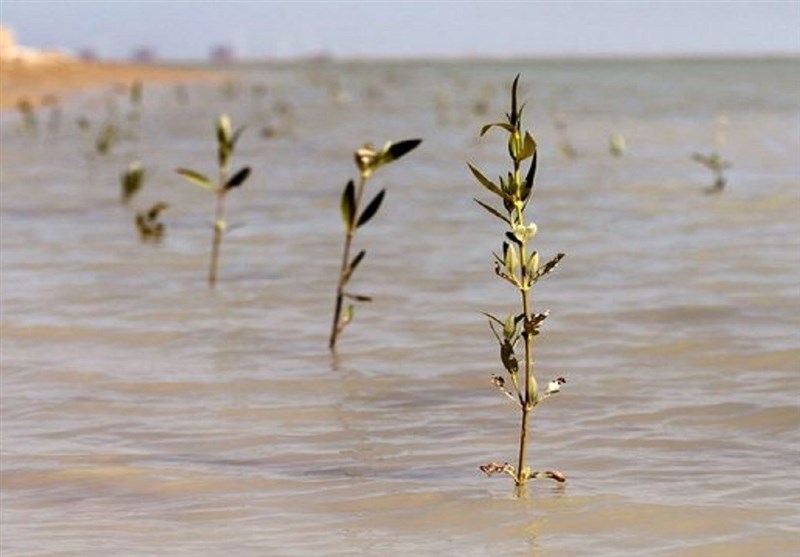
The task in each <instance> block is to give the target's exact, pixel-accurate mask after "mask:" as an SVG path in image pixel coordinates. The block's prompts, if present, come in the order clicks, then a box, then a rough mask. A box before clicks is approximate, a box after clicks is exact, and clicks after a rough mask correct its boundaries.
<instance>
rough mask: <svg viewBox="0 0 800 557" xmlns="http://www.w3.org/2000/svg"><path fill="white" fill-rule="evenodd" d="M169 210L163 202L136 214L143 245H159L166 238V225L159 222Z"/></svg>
mask: <svg viewBox="0 0 800 557" xmlns="http://www.w3.org/2000/svg"><path fill="white" fill-rule="evenodd" d="M168 208H169V205H167V204H166V203H164V202H163V201H159V202H158V203H156V204H154V205H153V206H152V207H150V209H148V210H147V211H144V212H139V213H137V214H136V219H135V221H134V222H135V223H136V229H137V230H138V231H139V239H140V240H141V241H142V242H143V243H155V244H157V243H159V242H160V241H161V240H162V239H163V238H164V232H165V227H164V223H163V222H161V221H160V220H159V218H158V217H159V216H160V215H161V212H162V211H165V210H166V209H168Z"/></svg>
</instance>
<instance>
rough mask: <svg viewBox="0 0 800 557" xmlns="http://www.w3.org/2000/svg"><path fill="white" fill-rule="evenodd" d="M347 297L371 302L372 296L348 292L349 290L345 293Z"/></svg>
mask: <svg viewBox="0 0 800 557" xmlns="http://www.w3.org/2000/svg"><path fill="white" fill-rule="evenodd" d="M344 297H345V298H350V299H351V300H355V301H357V302H371V301H372V296H364V295H363V294H348V293H347V292H345V293H344Z"/></svg>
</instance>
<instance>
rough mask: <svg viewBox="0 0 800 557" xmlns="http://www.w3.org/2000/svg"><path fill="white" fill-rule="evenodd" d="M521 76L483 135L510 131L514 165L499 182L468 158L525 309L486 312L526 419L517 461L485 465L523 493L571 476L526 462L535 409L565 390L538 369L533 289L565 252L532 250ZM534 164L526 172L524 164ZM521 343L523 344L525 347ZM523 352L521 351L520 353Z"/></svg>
mask: <svg viewBox="0 0 800 557" xmlns="http://www.w3.org/2000/svg"><path fill="white" fill-rule="evenodd" d="M518 82H519V75H517V76H516V78H515V79H514V82H513V84H512V86H511V110H510V112H508V113H507V114H506V121H504V122H495V123H492V124H487V125H485V126H483V128H481V132H480V135H481V137H483V135H484V134H486V132H488V131H489V130H491V129H493V128H498V129H500V130H502V131H504V132H506V133H507V134H508V142H507V145H508V154H509V157H510V159H511V170H510V171H508V172H507V174H506V175H505V176H500V177H499V178H498V179H497V181H494V180H490V179H489V178H487V177H486V176H485V175H484V173H483V172H481V171H480V170H479V169H478V168H477V167H475V166H474V165H472V164H469V163H468V166H469V169H470V170H471V171H472V175H473V176H474V177H475V178H476V179H477V181H478V182H479V183H480V185H481V186H483V187H484V188H485V189H486V190H488V191H489V192H490V193H491V194H492V195H494V196H495V197H496V198H497V200H498V201H499V203H500V205H499V206H498V205H496V204H489V203H484V202H483V201H480V200H479V199H475V202H476V203H477V204H478V205H480V206H481V207H482V208H484V209H485V210H486V211H487V212H488V213H489V214H490V215H492V216H493V217H495V218H497V219H499V220H500V221H502V222H503V223H504V224H505V226H506V231H505V233H504V241H503V243H502V249H501V250H500V253H494V252H493V255H494V272H495V274H496V275H497V276H498V277H500V278H501V279H502V280H504V281H505V282H507V283H509V284H510V285H511V286H512V287H514V289H515V290H516V291H517V292H518V294H519V298H520V305H521V308H520V310H519V311H518V312H513V313H510V314H509V315H508V316H506V317H502V318H501V317H497V316H495V315H492V314H489V313H486V314H485V315H486V317H487V318H488V320H489V327H490V329H491V331H492V333H493V335H494V337H495V339H496V340H497V343H498V346H499V349H500V362H501V364H502V367H503V369H504V370H505V373H504V374H503V375H498V374H493V375H492V379H491V380H492V384H493V385H494V387H495V388H497V389H498V390H499V391H500V392H501V393H502V394H503V396H505V397H507V398H508V399H509V400H511V401H512V402H513V403H514V404H515V405H517V406H518V407H519V409H520V411H521V414H522V419H521V424H520V430H519V453H518V458H517V465H516V466H513V465H511V464H508V463H504V464H497V463H494V462H493V463H490V464H487V465H485V466H482V467H481V470H482V471H484V472H485V473H487V474H489V475H491V474H495V473H505V474H508V475H509V476H511V478H513V480H514V483H515V485H516V488H517V495H518V496H521V495H522V493H523V488H524V486H525V484H526V483H527V481H528V480H532V479H535V478H539V477H549V478H552V479H555V480H556V481H558V482H563V481H565V479H564V475H563V474H561V473H560V472H553V471H547V472H536V471H532V470H531V468H530V467H529V466H528V465H527V464H526V451H527V445H528V427H529V420H530V415H531V412H532V410H533V409H534V408H535V407H536V406H537V405H538V404H539V403H540V402H542V401H544V400H545V399H547V398H549V397H550V396H552V395H554V394H556V393H558V392H559V391H560V390H561V385H563V384H564V383H566V380H565V379H564V378H563V377H558V378H556V379H553V380H552V381H550V382H549V383H548V384H547V385H546V386H545V387H544V388H542V387H540V386H539V384H538V382H537V380H536V377H535V374H534V339H535V338H536V337H537V336H538V335H539V332H540V328H541V326H542V323H543V322H544V320H545V319H546V318H547V316H548V314H549V312H548V311H547V310H543V311H540V312H538V313H537V312H536V311H534V308H533V300H532V296H531V293H532V290H533V287H534V286H535V285H536V284H537V283H538V282H539V280H540V279H541V278H543V277H544V276H545V275H547V274H549V273H550V272H551V271H552V270H553V269H555V268H556V266H557V265H558V264H559V262H560V261H561V259H562V258H563V257H564V254H563V253H558V254H556V255H555V256H554V257H552V258H550V259H549V260H547V261H543V260H541V259H540V255H539V252H538V251H537V250H535V249H532V246H531V244H532V243H533V239H534V237H535V236H536V231H537V226H536V223H534V222H531V221H528V220H526V216H525V210H526V209H527V207H528V205H529V203H530V201H531V198H532V195H533V188H534V178H535V175H536V161H537V148H536V141H535V140H534V138H533V136H532V135H531V134H530V132H528V131H525V130H524V128H523V127H522V113H523V110H524V108H525V107H524V105H523V106H519V105H518V104H517V85H518ZM528 160H529V161H530V162H529V163H528V169H527V171H526V172H525V173H524V174H523V163H525V161H528ZM520 345H521V347H520ZM520 351H521V352H522V354H519V352H520Z"/></svg>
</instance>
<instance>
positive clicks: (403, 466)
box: [0, 60, 800, 556]
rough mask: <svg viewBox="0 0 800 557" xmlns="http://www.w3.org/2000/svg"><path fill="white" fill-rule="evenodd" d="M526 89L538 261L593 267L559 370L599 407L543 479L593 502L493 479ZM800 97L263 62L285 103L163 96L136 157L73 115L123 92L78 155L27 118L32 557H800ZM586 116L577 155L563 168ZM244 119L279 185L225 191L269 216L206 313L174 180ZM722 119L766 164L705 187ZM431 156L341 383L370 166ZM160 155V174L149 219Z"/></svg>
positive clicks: (404, 203) (746, 86) (196, 243)
mask: <svg viewBox="0 0 800 557" xmlns="http://www.w3.org/2000/svg"><path fill="white" fill-rule="evenodd" d="M517 72H522V74H523V77H522V82H523V84H524V87H525V96H526V97H527V98H528V99H529V107H528V109H527V118H528V119H527V121H528V123H529V125H530V126H532V128H533V131H534V132H535V133H536V135H537V139H538V142H539V146H540V152H541V155H540V169H539V174H538V176H539V177H538V189H537V191H536V193H535V200H534V205H533V207H532V212H533V216H534V219H535V220H536V222H537V223H538V224H539V230H540V233H539V236H537V240H538V241H539V244H538V245H539V246H540V249H541V250H542V251H543V253H545V254H547V253H553V252H555V251H565V252H567V254H568V256H567V258H566V259H565V260H564V262H563V263H562V265H561V266H560V267H559V269H558V270H557V272H556V273H554V275H553V276H552V277H551V278H549V279H548V280H547V281H546V282H543V283H542V284H541V287H540V288H539V290H538V291H537V292H536V293H535V299H534V300H535V303H536V304H537V307H540V308H542V309H543V308H545V307H547V308H549V309H550V310H551V317H550V319H548V322H547V323H546V327H545V330H544V334H543V335H542V337H540V338H541V341H540V343H539V345H538V347H537V350H538V352H537V354H538V356H537V359H538V364H539V367H540V370H541V371H540V373H541V375H542V376H543V377H549V376H554V375H557V374H558V375H566V376H567V378H568V381H569V383H568V384H567V388H566V389H565V392H564V393H563V394H562V395H560V396H559V397H558V398H557V399H554V400H551V401H548V403H546V404H545V405H543V406H542V407H541V408H540V409H538V410H537V412H536V414H535V415H534V420H533V428H534V429H533V433H532V436H533V445H532V448H531V460H532V462H533V463H534V465H535V466H537V467H542V468H557V469H561V470H563V471H564V472H565V473H566V474H567V475H568V477H569V478H570V481H569V483H568V484H567V485H566V486H565V487H554V486H552V485H549V484H545V483H539V484H535V485H533V486H532V487H531V496H530V499H529V500H528V501H516V500H514V499H513V498H512V497H511V492H512V490H511V486H510V485H508V483H506V482H505V481H503V480H489V479H485V478H483V477H481V476H480V475H479V472H478V471H477V466H478V465H480V464H483V463H485V462H487V461H490V460H500V461H502V460H513V458H514V450H515V448H516V434H517V432H516V427H517V423H516V415H515V411H514V408H513V407H511V406H510V405H508V403H507V402H505V401H504V399H502V398H500V397H497V396H496V393H495V392H494V391H492V389H491V387H490V386H489V384H488V376H489V374H490V373H492V372H495V371H497V370H496V366H497V365H498V364H497V354H496V348H495V346H494V345H493V340H492V339H491V336H490V334H489V332H488V330H487V327H486V325H485V323H484V322H483V320H482V317H481V315H480V312H481V311H492V312H498V313H504V312H506V311H510V310H512V309H513V307H514V306H513V305H511V304H513V303H514V302H515V299H514V293H513V292H512V291H510V290H508V289H507V288H505V287H504V286H503V285H502V284H500V283H499V281H497V280H496V279H494V278H493V275H492V272H491V259H490V251H491V250H492V249H497V246H496V245H495V244H496V243H497V241H498V239H499V235H500V233H501V231H500V229H498V227H497V226H496V224H495V222H492V219H491V217H488V216H485V215H484V214H482V212H481V211H480V209H479V208H477V207H475V206H474V204H473V203H472V200H471V199H472V197H475V196H480V195H481V192H480V191H479V187H478V186H477V185H476V184H474V183H473V180H472V178H471V176H469V173H468V171H467V170H466V166H465V161H467V160H470V161H473V162H475V163H477V164H479V165H481V166H482V167H484V168H486V169H487V172H489V173H491V172H500V171H501V169H502V168H503V166H502V165H503V160H504V156H505V155H504V146H503V143H502V141H501V140H500V138H499V136H492V135H491V134H490V135H489V136H487V138H486V139H485V140H483V141H481V142H477V141H476V136H477V131H478V129H479V128H480V125H481V124H483V123H485V122H486V121H489V120H491V119H493V118H496V117H498V116H500V115H501V114H502V111H503V110H505V108H506V107H505V102H506V94H507V84H508V82H510V80H511V79H512V78H513V76H514V74H516V73H517ZM795 75H798V73H797V62H796V61H794V60H789V61H772V62H763V61H761V62H759V61H754V62H742V61H739V62H736V61H727V62H726V61H717V62H659V63H644V62H605V63H600V62H595V63H591V64H590V63H584V62H570V63H567V62H562V63H554V62H551V63H531V62H520V63H514V64H511V63H493V64H467V63H464V64H450V65H431V64H423V63H402V64H395V65H388V66H374V65H363V66H360V65H341V66H340V65H314V66H304V65H298V66H288V67H281V68H251V69H249V70H247V71H246V72H244V73H243V78H244V79H245V80H246V82H247V83H259V82H263V83H265V84H266V85H267V94H266V96H264V97H263V98H258V99H254V98H252V96H251V95H250V94H249V93H248V91H249V89H248V88H247V87H245V88H243V89H242V93H241V95H240V97H239V98H238V99H234V100H226V99H225V98H224V97H223V95H222V93H221V92H220V90H219V87H218V86H208V85H204V86H194V87H191V88H190V103H189V105H188V106H180V105H179V104H178V103H177V102H176V100H175V98H174V95H173V92H172V90H171V89H170V88H169V87H155V86H152V87H150V86H148V87H146V89H145V100H146V104H145V109H144V115H143V121H142V125H141V129H140V130H139V136H140V139H139V140H138V141H136V142H125V143H123V144H121V145H120V146H119V148H118V149H117V150H116V151H115V152H114V154H112V155H111V156H110V157H109V158H107V159H97V158H92V157H89V158H88V159H87V153H88V149H89V146H88V145H87V144H86V143H85V142H82V141H81V139H80V136H79V134H78V130H77V129H73V127H72V126H70V125H68V123H69V122H72V121H74V119H75V118H77V116H78V115H79V114H87V115H90V116H91V117H93V118H97V115H100V114H103V113H104V110H105V109H104V108H103V106H104V105H103V102H101V101H95V100H94V99H95V97H89V98H88V99H87V100H86V101H85V102H78V103H75V104H74V105H71V106H70V107H69V109H68V111H67V113H66V114H65V118H64V122H65V126H64V128H63V129H62V130H61V131H60V132H59V133H58V134H57V135H56V136H55V137H53V136H44V137H42V136H40V137H36V138H32V137H24V136H21V135H20V134H19V133H18V132H17V131H16V129H15V126H16V122H17V120H16V115H13V114H7V115H3V120H2V123H3V129H2V147H3V148H2V154H0V160H2V165H3V171H2V220H1V221H0V232H2V238H1V239H0V241H1V242H2V244H1V245H2V260H1V261H0V263H1V265H2V267H1V269H0V270H1V271H2V276H1V277H0V278H2V285H1V288H2V290H1V291H0V292H1V293H2V368H3V376H2V467H3V478H2V484H3V493H2V511H1V512H2V523H3V535H2V545H3V547H2V549H3V554H4V555H9V556H12V555H14V556H27V555H42V554H48V555H82V556H93V555H98V556H100V555H102V556H105V555H108V554H115V555H156V554H157V555H164V556H172V555H175V556H184V555H197V554H205V555H207V554H212V553H218V552H220V551H223V550H224V551H226V552H228V553H231V554H235V555H281V556H295V555H297V556H300V555H303V556H304V555H309V554H312V553H322V554H324V555H343V556H344V555H347V556H351V555H398V556H399V555H409V554H431V553H435V552H440V553H444V554H459V555H466V556H471V555H475V556H485V555H537V556H539V555H541V556H548V555H559V556H562V555H581V556H584V555H620V554H631V553H632V552H633V553H636V554H637V555H653V556H661V555H664V556H666V555H670V556H673V555H679V556H694V555H696V556H699V555H709V554H720V555H722V554H724V555H753V554H766V553H769V554H771V555H788V554H790V553H791V552H790V549H791V547H792V546H793V544H794V545H796V542H797V539H798V531H799V530H800V525H799V524H798V519H797V513H796V510H795V509H796V505H797V498H796V494H793V493H792V491H791V490H790V489H787V487H788V486H792V485H796V484H797V481H798V477H797V472H796V470H795V468H796V466H795V465H796V461H797V447H798V442H799V441H800V439H798V422H800V419H799V418H800V413H799V412H800V410H799V409H798V405H797V400H798V399H797V396H798V394H800V385H798V379H797V377H798V376H797V372H798V371H800V370H799V369H798V367H800V349H798V340H800V338H799V334H798V331H800V327H799V326H800V319H799V318H798V315H800V301H799V300H800V296H798V294H799V292H798V284H800V266H798V253H799V252H798V247H800V246H798V238H800V225H798V222H799V219H798V218H797V217H798V216H799V215H800V198H799V197H798V196H799V194H798V186H800V160H798V157H797V153H798V149H800V139H798V135H797V133H796V131H797V124H798V123H799V122H800V106H799V105H798V102H797V98H798V96H797V95H796V94H794V95H793V94H792V91H794V93H797V92H798V83H797V80H796V79H795V78H793V77H792V76H795ZM337 87H340V88H342V89H344V90H346V91H347V92H348V93H349V95H347V96H344V97H342V96H340V98H345V97H349V98H350V99H351V101H350V103H349V104H345V105H339V104H337V103H336V102H335V101H336V98H335V92H336V91H337ZM442 93H444V94H445V97H446V98H449V99H450V105H449V106H448V107H447V109H446V112H445V113H444V114H442V113H440V114H438V115H437V112H436V108H435V106H436V98H437V95H442ZM481 99H483V100H484V101H485V103H488V106H489V113H488V114H487V115H482V116H479V115H475V114H473V107H474V106H475V105H476V103H477V102H478V101H480V100H481ZM118 102H119V103H120V107H122V108H124V102H123V100H122V99H121V100H119V101H118ZM285 105H288V106H290V107H291V109H290V112H289V113H288V114H284V115H280V114H279V110H277V109H280V107H281V106H285ZM276 107H277V109H276ZM122 108H121V109H120V110H122ZM556 110H557V111H559V112H561V113H562V114H564V117H565V118H566V119H567V122H568V127H567V133H568V134H569V139H570V141H571V142H572V143H573V144H574V145H575V147H576V149H577V151H578V153H579V156H578V157H577V158H576V159H574V160H565V159H562V158H559V156H558V153H557V145H555V142H556V141H557V134H556V131H555V129H554V127H553V125H552V119H551V114H552V113H553V111H556ZM222 111H227V112H229V113H231V115H232V116H233V118H234V121H235V122H243V123H247V124H248V130H247V132H246V134H245V136H243V139H242V141H241V143H240V150H239V153H238V154H237V157H236V163H235V164H237V165H238V164H249V165H252V166H253V169H254V173H253V176H252V178H251V180H250V181H249V182H248V183H247V184H246V186H245V187H244V188H242V189H241V191H235V192H234V193H233V194H231V196H230V197H229V200H230V204H229V205H230V206H229V215H230V216H229V220H230V221H241V222H243V223H244V226H243V227H242V228H240V229H238V230H236V231H234V232H232V233H231V234H230V235H229V236H228V237H227V238H226V240H225V244H224V246H223V254H222V263H221V269H222V270H221V278H220V281H221V282H220V284H219V288H218V290H217V291H216V292H214V293H210V292H209V291H208V290H207V288H206V285H205V270H206V263H207V256H208V244H209V242H210V234H211V232H210V230H209V229H208V227H207V224H206V220H207V219H208V218H209V216H210V214H211V210H212V203H211V201H212V200H211V199H210V197H207V196H204V195H203V192H202V191H200V190H199V189H197V188H193V187H192V186H190V185H187V184H185V183H183V182H182V180H181V179H180V178H179V177H177V176H176V175H174V173H173V169H174V168H175V167H178V166H187V167H191V168H197V169H198V170H205V171H207V172H211V171H212V170H213V167H214V164H215V163H214V159H213V157H214V152H213V148H214V144H213V136H212V126H213V120H214V118H215V116H216V115H217V114H218V113H219V112H222ZM720 112H725V113H727V115H728V116H729V118H730V120H731V124H730V127H729V134H728V142H727V144H726V145H725V146H724V147H723V149H722V150H723V154H724V155H726V156H727V157H728V158H730V159H731V160H733V161H734V167H733V169H732V170H731V171H730V175H729V190H728V191H725V192H724V193H723V194H722V195H720V196H713V197H712V196H704V195H702V194H701V191H702V189H703V187H705V186H706V185H707V184H708V182H709V181H710V179H711V178H710V176H709V175H708V174H707V173H706V172H705V171H704V169H702V168H701V167H699V166H698V165H696V164H695V163H693V162H692V161H690V160H689V154H690V153H691V152H693V151H707V150H710V148H711V141H712V138H713V121H714V118H715V117H716V115H717V114H718V113H720ZM264 126H271V127H273V128H274V130H275V131H276V132H277V135H276V136H275V137H273V138H263V137H260V135H259V131H260V130H261V128H263V127H264ZM613 131H619V132H621V133H623V134H624V135H625V137H626V139H627V142H628V146H629V152H628V154H627V155H626V156H625V157H624V158H622V159H613V158H611V157H610V156H609V155H608V153H607V140H608V136H609V135H610V134H611V132H613ZM409 137H422V138H423V139H424V143H423V145H422V146H421V147H420V148H419V149H418V150H417V151H415V152H414V153H412V154H410V155H408V157H407V159H404V160H403V161H400V162H398V163H397V164H396V165H393V166H390V167H387V168H385V169H382V170H381V171H380V173H379V174H378V175H377V176H376V178H375V179H374V184H372V186H374V187H375V188H376V191H377V188H380V187H387V188H388V194H387V198H386V202H385V204H384V206H383V208H382V210H381V213H380V214H379V215H378V216H377V217H376V218H375V219H374V221H373V222H371V223H370V225H369V226H367V227H365V228H364V229H363V230H362V231H361V232H360V235H359V237H358V239H357V243H358V245H359V247H364V248H366V249H367V251H368V256H367V258H366V259H365V261H364V263H363V266H362V268H361V269H360V270H359V275H357V277H356V279H355V283H354V288H357V289H358V290H359V292H364V293H366V294H371V295H373V296H375V298H376V302H375V303H374V304H372V305H362V306H359V307H358V309H357V314H356V318H355V321H354V323H353V324H352V325H351V326H350V327H349V328H348V329H347V331H346V332H345V334H344V336H343V337H342V339H341V344H340V354H339V355H338V357H337V358H335V359H333V358H331V356H330V354H329V353H328V352H327V347H326V340H327V333H328V327H329V321H328V320H329V319H330V312H331V310H332V305H333V289H334V280H335V276H336V272H337V266H338V260H339V250H340V249H341V246H340V241H341V238H340V234H341V230H340V228H341V225H340V222H339V216H338V196H339V193H340V191H341V188H342V187H343V185H344V184H345V182H346V181H347V179H349V178H350V177H352V176H353V175H354V172H355V169H354V167H353V165H352V161H351V153H352V151H353V149H354V148H355V147H358V146H359V145H360V144H361V143H363V142H364V141H365V140H371V141H373V142H375V143H376V144H381V143H382V142H383V141H384V140H387V139H393V140H399V139H404V138H409ZM134 157H141V159H142V160H143V161H144V162H145V165H146V166H147V167H148V168H149V169H150V170H151V174H150V175H149V177H148V180H147V181H146V183H145V187H144V190H143V191H142V192H141V194H140V195H139V197H137V198H135V200H134V207H131V208H125V207H122V206H120V205H119V203H118V195H119V190H118V182H117V179H118V174H119V172H121V170H122V169H123V168H124V167H125V166H126V165H127V162H129V161H130V160H131V159H132V158H134ZM372 186H371V187H372ZM157 200H165V201H168V202H169V203H170V205H171V206H172V208H171V210H170V211H169V212H168V213H167V214H166V215H165V217H164V220H165V222H166V224H167V230H168V231H167V238H166V240H165V242H164V243H163V244H162V245H160V246H147V245H141V244H139V243H138V241H137V239H136V236H135V229H134V227H133V224H132V218H133V213H134V210H135V209H136V208H142V207H145V206H147V205H148V204H149V203H152V202H154V201H157ZM765 552H766V553H765Z"/></svg>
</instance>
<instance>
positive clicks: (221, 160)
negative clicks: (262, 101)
mask: <svg viewBox="0 0 800 557" xmlns="http://www.w3.org/2000/svg"><path fill="white" fill-rule="evenodd" d="M243 131H244V128H243V127H240V128H238V129H237V130H236V131H233V127H232V125H231V119H230V118H229V117H228V116H227V115H226V114H223V115H221V116H220V117H219V118H218V119H217V163H218V166H219V177H218V180H217V183H216V184H215V183H214V182H212V180H211V179H210V178H208V177H207V176H205V175H204V174H201V173H200V172H197V171H194V170H189V169H187V168H179V169H178V170H177V172H178V174H180V175H181V176H183V177H184V178H186V179H187V180H189V181H190V182H192V183H193V184H196V185H198V186H200V187H202V188H204V189H207V190H209V191H212V192H214V195H215V196H216V199H217V204H216V209H215V212H214V224H213V228H214V235H213V237H212V239H211V263H210V264H209V269H208V285H209V286H211V287H212V288H213V287H214V285H215V284H216V283H217V267H218V263H219V254H220V248H221V245H222V236H223V235H224V233H225V228H226V225H225V196H227V195H228V192H229V191H231V190H232V189H234V188H237V187H239V186H241V185H242V184H243V183H244V181H245V180H247V177H248V176H250V167H249V166H244V167H242V168H240V169H239V170H237V171H236V172H235V173H234V174H233V175H231V172H230V164H231V157H232V156H233V151H234V149H235V148H236V142H237V141H238V140H239V137H241V135H242V132H243Z"/></svg>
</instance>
